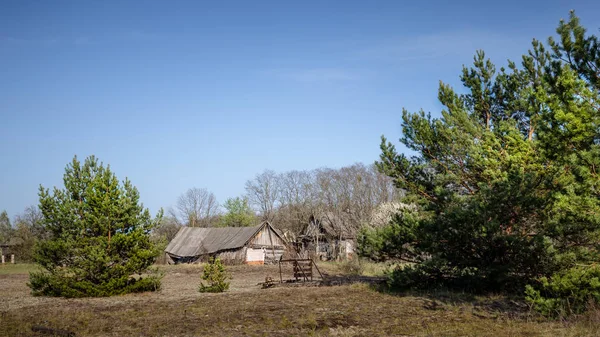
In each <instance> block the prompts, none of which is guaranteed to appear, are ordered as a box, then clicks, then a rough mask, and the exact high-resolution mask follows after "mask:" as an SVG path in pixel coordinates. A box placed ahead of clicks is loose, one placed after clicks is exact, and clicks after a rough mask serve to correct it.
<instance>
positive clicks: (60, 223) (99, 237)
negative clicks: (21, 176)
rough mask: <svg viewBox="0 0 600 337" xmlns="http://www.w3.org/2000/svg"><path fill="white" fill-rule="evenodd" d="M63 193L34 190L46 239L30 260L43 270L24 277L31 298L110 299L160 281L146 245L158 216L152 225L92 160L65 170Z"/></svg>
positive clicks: (135, 200)
mask: <svg viewBox="0 0 600 337" xmlns="http://www.w3.org/2000/svg"><path fill="white" fill-rule="evenodd" d="M64 185H65V188H64V189H58V188H54V191H53V193H50V192H49V190H48V189H44V188H43V187H40V191H39V196H40V210H41V212H42V215H43V220H42V221H43V224H44V225H45V227H46V228H47V229H48V231H49V233H50V238H49V239H47V240H43V241H41V242H39V243H38V244H37V246H36V249H35V253H34V259H35V261H36V262H37V263H38V264H39V265H40V266H41V267H42V268H43V271H41V272H34V273H31V274H30V279H29V280H30V283H29V287H30V288H31V289H32V292H33V294H34V295H46V296H63V297H85V296H111V295H118V294H125V293H130V292H139V291H148V290H156V289H158V288H159V287H160V276H159V275H158V274H156V273H149V270H148V269H149V267H150V266H151V265H152V264H153V263H154V260H155V258H156V256H157V255H158V253H159V250H158V249H157V246H156V245H155V244H153V242H152V241H151V240H150V232H151V230H152V229H153V228H154V227H155V226H156V225H157V224H158V223H159V222H160V219H161V217H162V211H161V212H159V214H158V216H157V217H156V218H155V219H152V218H151V216H150V212H149V211H148V209H144V208H143V205H142V204H141V203H140V202H139V193H138V190H137V189H136V188H135V187H134V186H133V185H132V184H131V183H130V182H129V180H127V179H125V181H123V182H122V183H121V182H119V180H118V179H117V177H116V176H115V175H114V174H113V173H112V172H111V170H110V167H108V166H107V167H104V166H103V165H102V163H99V162H98V160H97V159H96V158H95V157H94V156H91V157H88V158H87V159H86V160H85V162H84V163H81V162H79V160H77V157H75V158H74V159H73V161H72V162H71V163H70V164H69V165H68V166H67V168H66V170H65V175H64Z"/></svg>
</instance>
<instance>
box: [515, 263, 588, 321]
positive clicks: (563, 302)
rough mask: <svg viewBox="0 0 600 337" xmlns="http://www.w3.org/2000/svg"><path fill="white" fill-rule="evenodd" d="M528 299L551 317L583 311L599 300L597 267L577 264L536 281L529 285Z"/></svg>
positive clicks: (527, 288) (541, 311) (537, 309)
mask: <svg viewBox="0 0 600 337" xmlns="http://www.w3.org/2000/svg"><path fill="white" fill-rule="evenodd" d="M525 293H526V295H527V297H526V300H527V302H528V303H529V304H530V305H531V306H532V307H533V308H534V309H535V310H536V311H538V312H540V313H542V314H543V315H546V316H550V317H561V316H568V315H571V314H581V313H583V312H584V311H585V310H586V309H587V307H588V306H589V305H594V304H597V303H600V267H598V266H590V267H582V266H578V267H575V268H571V269H568V270H565V271H561V272H559V273H556V274H554V275H553V276H552V277H550V278H546V277H543V278H541V279H540V282H539V284H536V285H533V286H532V285H528V286H527V287H526V290H525Z"/></svg>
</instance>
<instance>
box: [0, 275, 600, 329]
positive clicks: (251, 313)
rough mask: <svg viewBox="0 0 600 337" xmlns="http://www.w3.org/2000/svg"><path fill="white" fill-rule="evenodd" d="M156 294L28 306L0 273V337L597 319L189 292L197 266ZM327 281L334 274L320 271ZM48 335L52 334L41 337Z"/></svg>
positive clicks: (345, 294)
mask: <svg viewBox="0 0 600 337" xmlns="http://www.w3.org/2000/svg"><path fill="white" fill-rule="evenodd" d="M161 268H162V269H163V270H164V271H165V277H164V278H163V283H162V289H161V290H160V291H158V292H152V293H142V294H130V295H124V296H117V297H110V298H85V299H61V298H48V297H33V296H31V295H30V292H29V288H28V287H27V285H26V284H27V281H28V275H27V273H25V272H23V271H18V272H16V273H5V274H1V273H0V336H49V335H48V334H41V333H37V332H33V331H32V327H33V326H43V327H46V328H50V329H55V331H58V330H60V331H62V332H64V333H66V332H72V333H73V334H74V335H76V336H596V335H598V331H599V330H598V328H599V327H600V323H599V322H600V318H595V317H586V318H585V319H579V320H576V321H573V322H557V321H552V322H550V321H544V320H541V319H539V318H532V317H534V316H531V315H530V314H528V313H527V311H526V310H525V309H523V308H522V305H520V304H518V303H511V302H510V301H508V300H506V299H502V298H493V297H487V298H483V299H481V298H469V299H468V300H465V299H464V298H460V297H452V296H451V297H444V296H437V297H431V296H422V297H420V296H400V295H393V294H386V293H382V292H378V291H376V290H373V289H372V288H371V287H369V286H367V285H364V284H352V285H340V286H327V287H324V286H323V287H275V288H271V289H261V287H260V286H259V285H258V283H260V282H264V280H265V277H267V276H270V277H272V278H273V279H275V280H278V279H279V272H278V268H277V266H232V267H229V270H230V272H231V274H232V277H233V278H232V282H231V287H230V290H229V291H228V292H227V293H222V294H203V293H199V292H198V291H197V289H198V285H199V282H200V272H201V270H202V267H201V266H197V265H180V266H162V267H161ZM321 269H323V271H324V272H326V273H328V274H330V275H332V274H336V273H338V270H336V269H335V268H333V267H331V266H327V265H323V266H321ZM50 335H51V334H50Z"/></svg>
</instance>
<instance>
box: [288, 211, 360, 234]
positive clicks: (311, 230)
mask: <svg viewBox="0 0 600 337" xmlns="http://www.w3.org/2000/svg"><path fill="white" fill-rule="evenodd" d="M357 231H358V229H357V228H355V227H354V226H351V221H350V219H347V218H345V217H343V216H341V215H338V214H335V213H333V212H324V213H322V214H320V215H318V216H314V215H311V216H310V219H309V221H308V223H307V224H305V225H304V228H303V229H302V231H301V234H300V235H299V236H300V237H306V238H312V239H314V238H315V237H316V236H317V235H319V236H325V237H330V238H332V239H354V238H356V233H357Z"/></svg>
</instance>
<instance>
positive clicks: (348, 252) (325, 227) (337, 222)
mask: <svg viewBox="0 0 600 337" xmlns="http://www.w3.org/2000/svg"><path fill="white" fill-rule="evenodd" d="M355 238H356V230H354V229H353V227H352V226H350V224H349V221H347V219H343V218H340V217H338V216H335V215H334V214H332V213H326V214H324V215H322V216H321V217H319V218H317V217H315V216H311V217H310V220H309V222H308V224H306V225H305V226H304V229H303V230H302V232H301V234H300V235H299V236H298V238H297V240H296V242H295V246H296V249H297V250H298V254H300V255H301V256H304V257H306V258H308V257H314V258H316V259H319V260H348V259H351V258H352V257H353V256H354V254H355V246H356V243H355V242H356V240H355Z"/></svg>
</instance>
